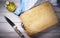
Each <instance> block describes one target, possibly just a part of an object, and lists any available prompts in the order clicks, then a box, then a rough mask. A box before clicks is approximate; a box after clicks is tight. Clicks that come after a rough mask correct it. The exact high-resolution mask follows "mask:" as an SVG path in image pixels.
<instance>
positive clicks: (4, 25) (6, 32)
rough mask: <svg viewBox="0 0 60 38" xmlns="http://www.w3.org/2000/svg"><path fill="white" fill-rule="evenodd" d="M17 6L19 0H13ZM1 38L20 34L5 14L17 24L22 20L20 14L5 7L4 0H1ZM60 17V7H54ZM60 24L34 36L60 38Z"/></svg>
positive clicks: (15, 36) (12, 37) (17, 37)
mask: <svg viewBox="0 0 60 38" xmlns="http://www.w3.org/2000/svg"><path fill="white" fill-rule="evenodd" d="M0 1H1V0H0ZM13 1H14V2H15V3H16V5H17V6H19V0H18V1H16V0H13ZM0 4H1V5H0V38H19V36H18V34H17V33H16V32H15V31H14V29H13V28H12V27H11V26H10V24H8V22H7V21H6V20H5V18H4V16H7V17H8V18H9V19H10V20H11V21H13V22H14V23H15V24H16V25H20V23H21V20H20V18H19V16H16V15H15V14H13V13H11V12H9V11H8V10H6V8H4V6H3V4H4V1H2V2H0ZM53 8H54V10H55V12H56V14H57V16H58V18H59V19H60V7H53ZM59 27H60V26H59V25H58V26H55V27H53V29H52V30H51V31H49V32H48V33H46V32H44V34H42V33H41V34H38V36H40V37H38V36H35V37H32V38H45V37H46V38H53V37H54V38H59V37H60V31H59V30H60V28H59Z"/></svg>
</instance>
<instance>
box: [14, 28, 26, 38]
mask: <svg viewBox="0 0 60 38" xmlns="http://www.w3.org/2000/svg"><path fill="white" fill-rule="evenodd" d="M14 30H15V31H16V32H17V33H18V35H19V36H20V37H21V38H25V37H24V35H23V34H22V33H21V32H20V31H19V30H18V29H17V27H14Z"/></svg>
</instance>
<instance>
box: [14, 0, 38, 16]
mask: <svg viewBox="0 0 60 38" xmlns="http://www.w3.org/2000/svg"><path fill="white" fill-rule="evenodd" d="M36 2H37V0H20V6H19V7H18V8H17V9H16V10H15V12H14V14H16V15H20V14H21V13H22V12H24V11H27V10H28V9H30V8H32V7H33V6H34V4H35V3H36Z"/></svg>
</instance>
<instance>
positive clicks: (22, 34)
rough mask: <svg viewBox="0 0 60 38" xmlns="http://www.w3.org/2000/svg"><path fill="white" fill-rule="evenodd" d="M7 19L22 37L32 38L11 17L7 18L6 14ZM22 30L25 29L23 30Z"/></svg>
mask: <svg viewBox="0 0 60 38" xmlns="http://www.w3.org/2000/svg"><path fill="white" fill-rule="evenodd" d="M4 17H5V19H6V20H7V22H8V23H9V24H10V25H11V26H12V27H13V28H14V30H15V31H16V32H17V33H18V35H19V36H20V37H21V38H30V37H29V36H28V35H27V33H26V32H25V30H24V29H23V28H22V26H21V27H20V30H19V29H18V27H17V26H16V25H15V24H14V23H13V22H12V21H11V20H10V19H9V18H7V17H6V16H4ZM21 30H23V31H24V33H23V32H21Z"/></svg>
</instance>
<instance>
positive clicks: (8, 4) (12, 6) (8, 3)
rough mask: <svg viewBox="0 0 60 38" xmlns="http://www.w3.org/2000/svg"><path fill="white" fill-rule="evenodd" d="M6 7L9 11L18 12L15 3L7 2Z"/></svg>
mask: <svg viewBox="0 0 60 38" xmlns="http://www.w3.org/2000/svg"><path fill="white" fill-rule="evenodd" d="M5 7H6V9H7V10H8V11H10V12H14V11H15V10H16V5H15V3H14V2H11V1H6V2H5Z"/></svg>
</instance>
